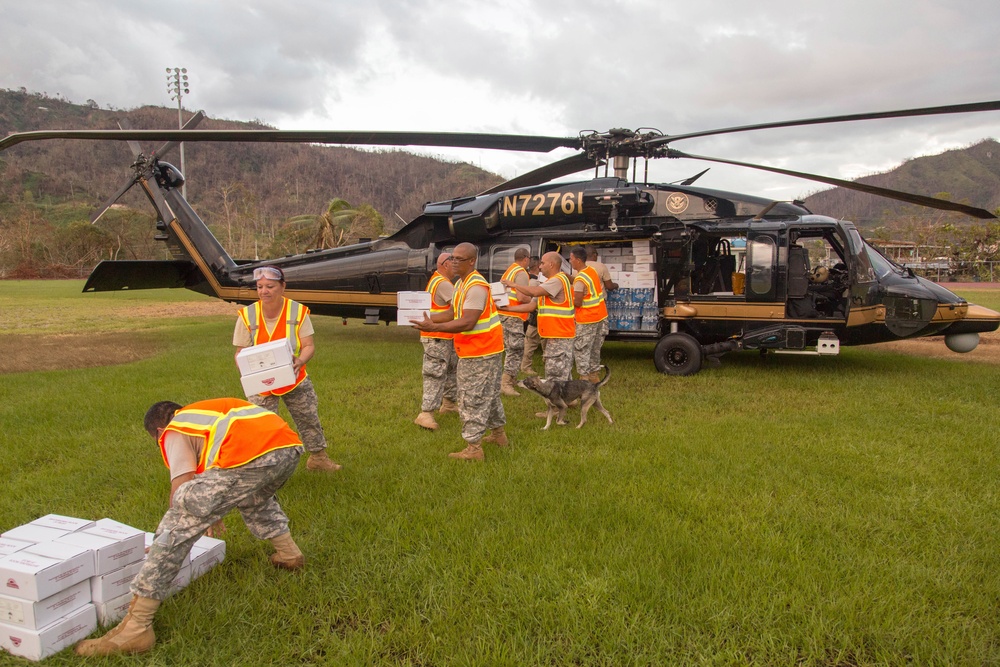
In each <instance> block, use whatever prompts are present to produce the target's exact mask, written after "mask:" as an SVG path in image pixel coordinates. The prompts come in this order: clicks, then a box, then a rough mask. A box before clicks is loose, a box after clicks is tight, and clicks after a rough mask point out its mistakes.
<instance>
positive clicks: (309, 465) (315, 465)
mask: <svg viewBox="0 0 1000 667" xmlns="http://www.w3.org/2000/svg"><path fill="white" fill-rule="evenodd" d="M341 468H343V466H342V465H340V464H339V463H334V462H333V460H331V459H330V457H329V456H327V455H326V450H325V449H324V450H322V451H319V452H310V453H309V459H308V460H307V461H306V470H324V471H326V472H336V471H338V470H340V469H341Z"/></svg>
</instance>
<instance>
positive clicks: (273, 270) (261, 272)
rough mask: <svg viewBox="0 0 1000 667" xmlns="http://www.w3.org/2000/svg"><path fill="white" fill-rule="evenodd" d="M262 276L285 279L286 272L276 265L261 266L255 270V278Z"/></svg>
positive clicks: (258, 278)
mask: <svg viewBox="0 0 1000 667" xmlns="http://www.w3.org/2000/svg"><path fill="white" fill-rule="evenodd" d="M262 278H267V279H269V280H284V279H285V274H284V273H282V272H281V269H279V268H278V267H276V266H261V267H259V268H256V269H254V270H253V279H254V280H260V279H262Z"/></svg>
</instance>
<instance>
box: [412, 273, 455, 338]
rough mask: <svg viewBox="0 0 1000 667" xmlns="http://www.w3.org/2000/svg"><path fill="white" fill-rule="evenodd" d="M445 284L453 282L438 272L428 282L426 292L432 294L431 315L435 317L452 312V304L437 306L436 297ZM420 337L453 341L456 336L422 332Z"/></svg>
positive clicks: (439, 332)
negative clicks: (436, 314) (435, 314)
mask: <svg viewBox="0 0 1000 667" xmlns="http://www.w3.org/2000/svg"><path fill="white" fill-rule="evenodd" d="M445 283H448V284H449V285H450V284H451V281H449V280H448V279H447V278H445V277H444V276H442V275H441V274H440V273H438V272H437V271H435V272H434V273H432V274H431V279H430V280H428V281H427V289H426V290H424V291H425V292H430V293H431V315H433V314H434V313H443V312H446V311H448V310H451V305H450V304H449V305H446V306H439V305H437V302H436V301H435V297H436V296H437V291H438V290H439V289H440V288H441V286H442V285H444V284H445ZM452 298H453V299H454V294H453V295H452ZM420 337H421V338H444V339H447V340H451V339H452V338H454V337H455V334H453V333H444V332H443V331H421V332H420Z"/></svg>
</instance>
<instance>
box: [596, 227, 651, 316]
mask: <svg viewBox="0 0 1000 667" xmlns="http://www.w3.org/2000/svg"><path fill="white" fill-rule="evenodd" d="M597 256H598V259H599V260H600V261H601V262H603V263H604V265H605V266H607V268H608V272H609V273H610V274H611V280H612V282H615V283H617V284H618V289H617V290H615V291H614V292H611V293H609V294H608V295H607V306H608V325H609V326H610V327H611V329H614V330H617V331H656V330H657V325H658V320H659V310H658V308H657V303H658V301H657V295H656V257H655V255H654V254H653V246H652V245H651V243H650V241H649V240H648V239H642V240H637V241H631V242H630V243H621V244H615V245H609V246H603V247H599V248H597Z"/></svg>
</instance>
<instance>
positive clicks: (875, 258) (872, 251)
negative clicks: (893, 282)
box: [864, 241, 907, 279]
mask: <svg viewBox="0 0 1000 667" xmlns="http://www.w3.org/2000/svg"><path fill="white" fill-rule="evenodd" d="M864 244H865V250H867V251H868V259H869V260H870V261H871V263H872V268H873V269H874V270H875V275H876V276H878V277H879V279H882V278H885V277H886V276H887V275H889V274H890V273H895V274H896V275H900V276H905V275H907V272H906V269H904V268H903V267H901V266H900V265H899V264H896V263H895V262H894V261H892V260H891V259H889V258H888V257H886V256H885V255H883V254H882V252H881V251H880V250H879V249H878V248H876V247H875V246H873V245H871V244H870V243H868V242H867V241H865V242H864Z"/></svg>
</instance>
